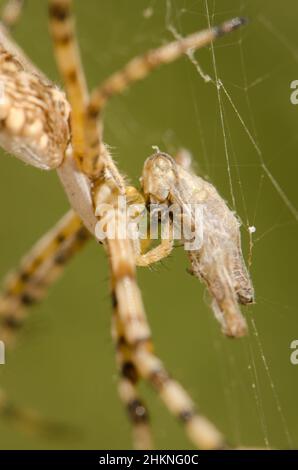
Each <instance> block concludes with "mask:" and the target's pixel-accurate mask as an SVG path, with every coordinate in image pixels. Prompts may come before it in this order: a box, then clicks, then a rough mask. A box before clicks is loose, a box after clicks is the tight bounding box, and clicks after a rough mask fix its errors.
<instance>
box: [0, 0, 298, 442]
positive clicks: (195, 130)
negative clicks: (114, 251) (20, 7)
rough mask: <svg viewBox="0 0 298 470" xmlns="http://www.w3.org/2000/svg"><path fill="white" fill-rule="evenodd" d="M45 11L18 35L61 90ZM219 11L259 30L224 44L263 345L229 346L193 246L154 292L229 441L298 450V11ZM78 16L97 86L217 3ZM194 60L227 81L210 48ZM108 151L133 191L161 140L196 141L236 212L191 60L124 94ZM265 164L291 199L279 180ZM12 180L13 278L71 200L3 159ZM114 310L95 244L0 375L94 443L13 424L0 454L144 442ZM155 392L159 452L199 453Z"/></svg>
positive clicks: (5, 190)
mask: <svg viewBox="0 0 298 470" xmlns="http://www.w3.org/2000/svg"><path fill="white" fill-rule="evenodd" d="M2 3H3V2H2ZM46 3H47V2H46V1H44V0H42V1H40V0H31V1H30V0H28V7H27V8H26V10H25V12H24V15H23V17H22V19H21V22H20V24H19V25H18V26H17V28H16V31H15V37H16V38H17V40H18V41H19V43H20V44H21V45H22V46H23V48H24V49H25V50H26V52H27V53H28V54H29V55H30V57H31V58H32V59H33V60H34V61H35V62H36V63H37V64H38V65H39V66H40V67H41V68H42V70H43V71H44V72H46V73H47V74H48V75H49V77H50V78H52V79H53V80H55V81H57V82H58V83H59V82H60V80H59V76H58V73H57V70H56V67H55V62H54V58H53V53H52V47H51V43H50V40H49V36H48V29H47V18H46ZM208 4H209V11H210V17H211V22H212V23H218V22H220V21H222V20H223V19H227V18H229V17H233V16H238V15H244V16H248V17H249V18H250V20H251V22H250V24H249V25H248V26H247V27H246V28H245V29H243V30H242V31H240V32H237V33H235V34H234V35H232V36H230V37H227V38H225V39H223V40H221V41H220V42H218V43H217V44H216V46H215V57H216V65H217V72H218V76H219V78H220V79H221V80H222V82H223V84H224V87H225V89H226V90H227V92H228V94H229V96H230V97H231V100H232V102H233V103H234V105H235V107H236V109H237V111H238V112H239V113H240V116H241V119H243V122H244V123H245V126H246V127H245V128H246V130H245V128H244V127H243V125H242V123H241V119H240V118H239V116H237V115H236V112H235V110H234V109H233V106H232V105H231V102H230V101H229V99H228V98H227V96H226V95H225V93H224V92H223V91H221V99H222V107H223V119H224V122H225V134H226V143H227V151H228V155H229V159H230V170H231V180H232V188H233V192H234V194H235V200H236V210H237V212H238V214H239V215H240V217H241V218H242V220H243V223H244V226H243V230H242V233H243V244H244V252H245V256H246V259H247V258H248V253H249V243H248V242H249V236H248V231H247V227H248V226H249V225H254V226H255V227H256V229H257V230H256V233H255V234H254V241H255V243H254V246H253V249H252V267H251V272H252V277H253V280H254V285H255V290H256V300H257V302H256V305H254V306H252V307H249V308H247V309H245V315H246V316H247V318H248V322H249V325H250V335H249V337H248V338H245V339H242V340H238V341H236V340H235V341H231V340H229V339H226V338H224V337H223V336H222V334H221V333H220V329H219V325H218V324H217V322H216V321H215V320H214V319H213V315H212V312H211V310H210V308H209V307H208V301H209V300H208V298H207V296H206V294H205V292H204V291H205V290H204V287H203V286H201V285H200V284H199V282H198V281H197V280H196V279H194V278H192V277H191V276H189V275H188V274H187V273H186V268H187V266H188V265H187V260H186V257H185V254H184V253H183V249H182V248H180V249H179V248H177V249H176V250H175V252H174V254H173V256H172V257H171V258H170V259H168V260H167V261H166V262H165V263H164V264H163V265H162V266H160V267H158V269H154V270H152V271H149V270H140V271H139V282H140V285H141V288H142V292H143V295H144V301H145V305H146V310H147V313H148V317H149V319H150V323H151V326H152V329H153V336H154V340H155V343H156V349H157V352H158V354H159V355H160V356H161V357H162V358H163V360H164V362H165V364H166V365H167V366H168V368H169V369H170V370H171V372H172V373H173V374H174V375H175V377H177V378H179V380H181V382H182V383H183V384H184V385H185V387H186V388H187V389H188V390H189V391H190V392H191V394H192V396H193V398H194V399H195V401H196V402H197V403H198V405H199V407H200V409H201V410H202V411H203V412H204V413H205V414H206V415H207V416H209V417H210V418H211V419H213V420H214V422H215V423H216V424H217V425H218V426H219V428H220V429H221V430H222V431H223V432H224V433H225V435H226V436H227V437H228V439H229V440H230V441H232V442H234V443H235V444H237V445H239V444H245V445H250V446H254V445H258V446H264V443H265V441H266V440H268V442H269V445H270V446H272V447H281V448H287V447H290V446H292V447H298V435H297V434H298V417H297V391H298V365H297V366H294V365H292V364H291V362H290V353H291V350H290V343H291V342H292V341H293V340H294V339H298V320H297V299H296V297H297V256H296V252H297V250H296V244H295V243H296V242H297V225H296V220H295V217H294V216H293V213H292V212H291V211H290V210H289V207H288V206H289V204H288V202H290V203H292V204H294V205H295V203H296V201H297V193H298V190H297V169H298V167H297V155H298V129H297V116H298V107H297V106H296V107H295V106H294V105H292V104H291V102H290V93H291V90H290V83H291V82H292V80H296V79H298V63H297V62H298V37H297V18H298V3H297V1H294V0H286V1H284V2H277V1H272V0H262V1H260V0H247V1H242V0H220V1H215V0H214V1H211V0H209V1H208ZM75 9H76V13H77V22H78V31H79V39H80V45H81V49H82V55H83V60H84V65H85V69H86V73H87V77H88V81H89V85H90V87H91V86H94V85H95V84H97V83H98V82H99V81H100V80H102V79H104V78H105V77H107V76H108V75H109V74H110V73H111V72H113V71H115V70H116V69H117V68H119V67H120V66H121V65H123V64H124V63H125V62H126V61H127V60H128V59H129V58H131V57H132V56H134V55H135V54H138V53H141V52H143V51H146V50H147V49H148V48H151V47H156V46H159V45H160V44H162V43H164V42H166V41H169V40H171V39H172V35H171V33H170V32H169V31H168V29H167V26H168V25H169V24H170V25H172V26H174V27H175V28H176V30H177V32H178V33H179V34H181V35H186V34H187V33H190V32H193V31H195V30H199V29H202V28H204V27H206V26H207V17H206V5H205V0H204V1H200V0H169V1H168V2H166V1H163V0H158V1H157V0H155V1H153V0H125V1H119V0H85V1H83V0H79V1H76V2H75ZM195 57H196V59H197V60H198V61H199V63H200V65H201V67H202V68H203V70H204V72H205V73H208V74H210V75H211V76H212V77H214V69H213V64H212V55H211V53H210V50H209V49H206V50H203V51H200V52H198V53H196V54H195ZM247 131H248V132H249V133H250V135H251V136H252V139H253V141H254V142H255V143H256V144H257V145H258V146H259V148H260V150H261V156H260V155H258V153H257V151H256V148H255V146H254V145H253V143H252V140H251V139H250V138H249V136H248V132H247ZM105 141H106V142H107V143H108V144H109V145H111V147H112V150H113V154H114V155H115V158H116V160H117V162H118V163H119V165H120V166H121V169H122V170H123V171H124V172H125V173H126V174H127V175H129V177H130V178H131V180H132V181H133V182H134V183H137V181H138V177H139V175H140V173H141V169H142V164H143V161H144V159H145V158H146V157H147V156H148V155H150V154H151V153H152V148H151V147H152V145H158V146H159V147H160V148H161V149H163V150H166V151H169V152H174V151H175V150H177V149H178V148H179V147H181V146H183V147H186V148H188V149H189V150H190V151H191V152H192V153H193V155H194V158H195V162H196V167H197V170H198V171H199V172H200V173H201V174H202V175H205V176H206V177H208V178H209V179H210V180H211V181H212V182H213V183H214V184H215V185H216V187H217V188H218V189H219V191H220V192H221V194H222V195H223V196H224V197H225V198H226V199H227V200H228V201H229V202H230V203H232V199H231V191H230V184H229V177H228V166H227V160H226V154H225V146H224V140H223V129H222V124H221V119H220V112H219V103H218V97H217V90H216V87H215V86H214V85H213V84H212V83H211V84H210V83H209V84H208V83H205V82H204V81H203V80H202V78H201V77H200V75H199V73H198V71H197V70H196V68H195V67H194V65H193V64H192V63H191V62H190V61H189V59H188V58H186V57H184V58H182V59H181V60H179V61H178V62H177V63H175V64H172V65H169V66H165V67H163V68H161V69H159V70H158V71H156V72H155V73H154V74H153V75H152V76H150V78H148V79H147V80H145V81H144V82H142V83H139V84H137V85H135V86H134V87H133V88H132V89H131V90H130V91H129V92H127V93H126V94H125V95H124V96H121V97H117V98H115V99H113V101H112V102H111V103H110V104H109V106H108V109H107V111H106V114H105ZM262 158H263V162H264V164H265V166H266V168H268V169H269V171H270V172H271V173H272V174H273V175H274V177H275V178H276V180H277V182H278V185H279V186H278V187H279V188H280V189H281V190H282V191H283V192H284V193H285V194H286V197H287V201H285V200H283V199H282V197H281V196H280V194H278V191H277V190H276V189H275V187H274V185H273V183H272V181H270V179H269V178H268V177H267V175H266V172H264V167H262ZM0 173H1V178H0V207H1V227H0V237H1V258H0V259H1V263H0V274H1V275H5V273H6V271H7V270H9V269H10V268H11V267H13V266H14V265H16V263H18V260H19V258H20V256H21V255H22V254H23V253H24V252H25V251H26V250H27V249H28V248H29V247H30V246H31V244H32V243H33V242H34V241H35V240H36V239H37V238H38V237H39V236H40V235H41V234H42V233H43V232H44V231H46V230H47V229H48V228H50V227H51V225H52V224H53V223H54V222H55V221H56V220H57V219H58V218H59V217H60V216H61V215H62V214H63V213H64V212H65V211H66V210H67V208H68V204H67V202H66V199H65V196H64V194H63V190H62V188H61V187H60V184H59V182H58V179H57V176H56V174H55V173H54V172H52V173H45V172H41V171H38V170H36V169H34V168H30V167H28V166H25V165H24V164H23V163H21V162H20V161H18V160H16V159H14V158H11V157H9V156H7V155H5V154H4V153H3V152H2V154H1V159H0ZM110 316H111V309H110V299H109V296H108V269H107V262H106V257H105V255H104V253H103V250H102V249H101V248H100V247H98V246H96V245H95V243H92V242H91V243H90V244H89V246H88V247H86V249H85V250H84V251H83V252H82V253H81V254H80V255H79V256H78V257H77V258H76V259H74V260H73V262H72V263H71V265H70V266H69V267H68V268H67V270H66V273H65V275H64V277H63V278H62V280H61V281H60V282H59V283H58V284H57V285H55V286H54V288H53V289H52V290H51V292H50V295H49V297H48V299H47V300H46V301H45V302H44V303H43V304H42V305H40V306H37V307H36V308H35V309H34V312H33V314H32V315H31V316H30V318H29V320H28V323H27V325H26V329H25V331H24V332H23V334H22V336H21V339H20V341H19V343H18V348H17V349H16V350H15V351H14V352H13V353H11V354H9V356H8V357H7V364H6V365H4V366H0V380H1V386H3V387H4V388H5V389H6V390H7V391H8V392H9V394H10V396H11V397H12V398H13V399H14V400H15V401H17V402H18V403H20V404H23V405H29V406H31V407H33V408H35V409H37V410H38V411H40V412H41V413H42V414H43V415H45V416H47V417H49V418H51V419H53V420H58V421H62V422H65V423H69V424H73V425H74V426H75V427H77V428H78V429H80V430H81V431H82V437H81V438H80V439H79V440H78V441H77V442H73V443H66V442H64V441H62V440H58V441H55V440H53V441H48V440H45V439H42V438H40V437H36V436H28V435H26V434H23V433H21V432H19V431H16V430H15V429H14V428H13V427H12V426H10V425H8V424H7V423H5V422H2V423H1V424H0V448H2V449H16V448H22V449H23V448H25V449H41V448H65V447H71V448H88V449H90V448H97V449H104V448H107V449H113V448H130V447H131V439H130V432H129V425H128V423H127V420H126V417H125V414H124V412H123V410H122V407H121V404H120V403H119V400H118V396H117V392H116V383H117V374H116V368H115V363H114V352H113V346H112V342H111V338H110ZM253 322H254V323H255V325H256V331H257V332H258V338H257V337H256V336H255V334H254V328H253ZM260 345H261V346H260ZM264 358H265V362H264ZM265 364H266V365H265ZM266 367H267V370H266ZM268 371H269V375H270V377H271V378H269V377H268V373H267V372H268ZM272 384H274V386H273V385H272ZM142 390H143V391H144V394H145V396H146V398H147V401H148V403H149V404H150V410H151V416H152V423H153V430H154V433H155V436H156V445H157V447H158V448H168V449H170V448H174V449H175V448H180V449H181V448H190V446H191V445H190V444H189V442H188V441H187V440H186V438H185V436H184V434H183V430H182V429H181V428H180V426H179V425H178V424H177V423H176V421H175V420H174V419H173V418H172V417H171V416H169V415H168V413H167V411H166V410H165V409H164V407H163V405H162V404H161V403H160V402H159V401H158V399H157V398H156V396H155V394H154V393H153V392H151V390H150V389H148V388H147V387H143V388H142ZM289 439H290V441H289Z"/></svg>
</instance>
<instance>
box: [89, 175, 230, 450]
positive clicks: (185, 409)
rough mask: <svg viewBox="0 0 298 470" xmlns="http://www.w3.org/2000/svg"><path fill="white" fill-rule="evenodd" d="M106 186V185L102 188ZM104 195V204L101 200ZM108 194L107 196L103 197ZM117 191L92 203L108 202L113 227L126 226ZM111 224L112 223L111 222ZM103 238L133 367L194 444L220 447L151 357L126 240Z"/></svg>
mask: <svg viewBox="0 0 298 470" xmlns="http://www.w3.org/2000/svg"><path fill="white" fill-rule="evenodd" d="M105 186H107V184H105ZM102 194H105V196H106V199H105V201H103V200H101V196H102ZM108 194H109V196H107V195H108ZM116 196H117V190H116V189H115V188H114V192H113V188H112V187H110V188H107V187H106V188H105V191H103V190H102V188H101V190H100V189H99V190H98V193H97V198H95V202H96V203H97V204H99V203H100V202H101V203H102V202H109V203H110V205H112V204H114V205H113V208H112V210H113V211H114V219H112V218H109V220H110V221H112V220H113V221H114V223H115V225H117V227H118V228H119V227H123V226H124V224H126V223H127V221H126V217H125V214H123V212H122V211H121V209H119V207H117V202H116V198H115V197H116ZM111 223H112V222H111ZM114 234H116V236H115V237H113V238H107V239H106V242H105V246H106V249H107V253H108V256H109V261H110V269H111V275H112V279H113V283H112V300H113V305H114V308H115V309H117V312H118V316H119V321H120V322H121V324H122V325H123V332H124V337H125V340H126V342H127V344H128V345H129V346H130V348H131V349H132V351H133V356H132V357H133V363H134V364H135V365H136V366H137V370H138V372H139V374H140V376H142V377H143V378H144V379H145V380H146V381H147V382H149V383H150V384H151V385H153V387H154V388H155V389H156V390H157V392H158V393H159V395H160V397H161V399H162V400H163V401H164V403H165V405H166V406H167V408H168V410H169V411H170V412H171V413H173V414H174V415H175V416H176V417H177V418H178V419H179V420H180V421H181V422H182V423H184V425H185V429H186V431H187V433H188V435H189V437H190V438H191V440H192V441H193V442H194V444H195V445H196V446H197V447H199V448H203V449H205V448H206V449H209V448H219V447H223V440H222V436H221V434H220V433H219V432H218V431H217V429H216V428H215V427H214V426H213V424H211V423H210V422H209V421H208V420H207V419H206V418H204V417H202V416H200V415H198V414H197V413H196V412H195V408H194V404H193V402H192V400H191V398H190V397H189V396H188V394H187V393H186V392H185V391H184V389H183V388H182V387H181V386H180V385H179V384H178V383H177V382H176V381H174V380H173V379H171V377H170V375H169V374H168V372H167V371H166V370H165V368H164V366H163V365H162V363H161V361H160V360H159V359H158V358H157V357H156V356H155V355H154V354H153V353H152V349H153V346H152V342H151V331H150V327H149V325H148V322H147V319H146V314H145V310H144V306H143V301H142V297H141V293H140V290H139V287H138V285H137V281H136V270H135V254H134V248H133V244H132V241H131V240H130V239H129V238H127V237H126V238H119V237H117V230H115V231H114Z"/></svg>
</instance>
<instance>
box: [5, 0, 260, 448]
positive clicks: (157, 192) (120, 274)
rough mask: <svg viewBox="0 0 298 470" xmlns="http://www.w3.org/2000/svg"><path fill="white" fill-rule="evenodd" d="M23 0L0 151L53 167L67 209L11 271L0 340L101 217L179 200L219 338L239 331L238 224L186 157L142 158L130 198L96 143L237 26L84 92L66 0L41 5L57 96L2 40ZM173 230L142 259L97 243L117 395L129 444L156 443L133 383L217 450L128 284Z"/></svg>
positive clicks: (134, 64) (123, 246)
mask: <svg viewBox="0 0 298 470" xmlns="http://www.w3.org/2000/svg"><path fill="white" fill-rule="evenodd" d="M22 3H23V2H22V1H21V0H10V1H9V2H8V3H7V5H6V8H5V9H4V13H3V17H2V23H1V26H0V82H1V85H2V88H3V90H2V91H3V93H2V96H1V101H0V120H1V127H0V144H1V146H2V147H3V148H4V149H5V150H7V151H8V152H9V153H11V154H13V155H15V156H17V157H19V158H20V159H22V160H24V161H25V162H26V163H28V164H30V165H33V166H35V167H37V168H40V169H44V170H50V169H56V170H57V173H58V176H59V178H60V180H61V182H62V185H63V187H64V189H65V193H66V195H67V197H68V200H69V202H70V205H71V210H70V211H69V212H68V213H67V214H66V215H65V216H64V217H63V218H62V219H61V220H60V221H59V222H58V223H57V224H56V226H55V227H54V228H53V229H52V230H51V231H50V232H48V233H47V234H46V235H45V236H44V237H43V238H42V239H41V240H40V241H38V242H37V244H36V245H35V246H34V247H33V248H32V250H31V251H30V252H29V253H28V254H27V255H26V257H25V258H24V259H23V260H22V261H21V263H20V266H19V267H18V269H17V270H16V271H15V272H13V273H12V274H10V275H9V276H8V278H7V279H6V280H5V283H4V288H3V292H2V295H1V297H0V325H1V332H0V338H1V339H2V340H3V341H4V343H5V344H6V345H7V346H10V345H13V342H14V339H15V336H16V333H17V332H18V331H19V329H20V327H21V326H22V325H23V323H24V320H25V318H26V311H27V309H28V307H30V306H32V305H33V304H35V303H37V302H39V301H41V300H42V298H43V297H44V295H45V294H46V292H47V290H48V288H49V287H50V285H51V284H53V282H54V281H56V280H57V278H58V277H59V275H60V274H61V273H62V271H63V269H64V267H65V264H66V263H67V262H68V261H69V259H70V258H72V257H73V255H74V254H75V253H77V252H78V251H79V250H80V249H81V248H82V247H83V246H84V245H85V243H86V242H87V241H88V240H91V239H92V238H93V239H95V240H96V241H97V242H98V241H99V237H98V232H97V227H98V223H99V222H100V223H101V225H102V223H103V221H104V222H105V221H107V223H108V222H110V221H111V220H113V224H114V225H117V224H118V225H120V226H125V227H126V226H127V224H129V223H130V222H131V220H128V221H127V219H126V218H125V217H124V212H123V210H122V209H121V207H119V197H125V198H126V201H127V204H128V205H129V206H132V205H133V204H137V205H138V206H141V207H142V212H144V211H146V210H150V203H151V204H154V205H156V204H163V205H165V206H166V207H168V206H170V205H172V204H175V205H176V206H177V207H179V208H182V207H184V206H185V205H187V204H188V203H191V204H190V208H189V209H188V211H187V212H186V214H184V216H183V219H182V218H181V220H180V223H181V224H182V222H183V223H185V224H186V225H187V227H188V228H189V229H194V230H195V231H196V224H195V222H196V211H195V210H193V207H194V206H195V205H199V206H200V207H201V208H203V213H201V215H202V217H201V218H202V219H203V224H202V228H203V238H202V244H201V245H200V246H199V247H196V249H190V248H189V247H187V246H188V245H187V243H186V239H185V237H184V238H183V236H182V238H181V241H182V244H184V247H185V250H186V252H187V254H188V256H189V259H190V263H191V272H192V274H193V275H195V276H196V277H198V278H199V279H201V280H203V281H204V282H205V284H206V285H207V288H208V290H209V292H210V294H211V297H212V308H213V311H214V313H215V315H216V317H217V319H218V320H219V321H220V323H221V325H222V329H223V331H224V333H225V334H227V335H229V336H234V337H235V336H236V337H238V336H242V335H244V334H245V333H246V323H245V320H244V318H243V317H242V314H241V312H240V309H239V304H248V303H251V302H252V301H253V288H252V285H251V281H250V278H249V275H248V272H247V270H246V267H245V264H244V261H243V257H242V253H241V245H240V232H239V226H240V223H239V222H238V219H237V218H236V216H235V215H234V213H233V212H232V211H230V209H229V208H228V207H227V205H226V203H225V202H224V200H223V199H222V198H221V197H220V195H219V194H218V192H217V191H216V189H215V188H214V186H212V185H211V184H210V183H208V182H206V181H205V180H203V179H202V178H200V177H199V176H196V175H195V174H194V172H193V170H192V168H191V162H190V159H189V157H188V155H187V154H186V152H180V153H178V154H177V156H176V158H172V157H171V156H169V155H167V154H165V153H163V152H160V151H159V150H158V149H157V150H156V152H155V154H154V155H153V156H151V157H149V158H148V159H147V160H146V162H145V165H144V171H143V174H142V178H141V189H140V190H138V189H136V188H134V187H133V186H129V185H127V183H126V180H125V178H124V177H123V175H122V174H121V173H120V172H119V170H118V168H117V166H116V164H115V162H114V161H113V159H112V156H111V154H110V152H109V149H108V147H107V146H106V145H105V144H104V143H103V110H104V108H105V106H106V104H107V103H108V101H109V100H110V99H111V98H112V97H113V96H114V95H117V94H119V93H122V92H123V91H124V90H125V89H127V88H128V87H129V86H130V85H131V84H132V83H134V82H136V81H138V80H142V79H144V78H146V77H147V76H148V74H149V73H151V72H152V71H153V70H154V69H156V68H157V67H159V66H160V65H162V64H167V63H170V62H172V61H174V60H176V59H178V58H179V57H180V56H182V55H183V54H184V53H187V52H189V51H190V50H195V49H198V48H201V47H203V46H206V45H208V44H210V43H211V42H213V41H214V40H216V39H217V38H218V37H220V36H222V35H225V34H227V33H230V32H232V31H234V30H235V29H237V28H238V27H240V26H242V24H243V23H244V20H243V19H241V18H234V19H232V20H229V21H227V22H225V23H223V24H222V25H220V26H216V27H213V28H210V29H207V30H204V31H201V32H199V33H194V34H192V35H189V36H187V37H185V38H181V39H178V40H176V41H174V42H172V43H169V44H166V45H164V46H161V47H160V48H158V49H155V50H151V51H149V52H147V53H146V54H144V55H142V56H139V57H136V58H134V59H133V60H131V61H130V62H128V64H126V65H125V66H124V67H123V68H122V69H121V70H120V71H118V72H116V73H114V74H113V75H112V76H110V77H109V78H107V79H106V80H105V81H104V82H103V83H102V84H101V85H100V86H99V87H97V88H95V89H94V90H93V91H91V93H89V90H88V89H87V86H86V80H85V76H84V72H83V68H82V65H81V59H80V53H79V47H78V44H77V41H76V32H75V25H74V19H73V15H72V1H71V0H49V2H48V4H49V23H50V32H51V36H52V40H53V45H54V50H55V55H56V59H57V64H58V68H59V70H60V73H61V76H62V78H63V80H64V84H65V90H66V95H65V94H64V92H63V91H61V90H60V89H59V88H58V87H56V86H55V85H54V84H52V83H51V82H50V81H49V80H48V79H47V77H46V76H45V75H44V74H43V73H42V72H40V70H38V68H37V67H36V66H35V65H34V64H33V63H32V62H31V61H30V59H28V58H27V57H26V55H25V53H24V52H23V51H22V50H21V49H20V47H19V46H18V45H17V44H16V43H15V42H14V40H13V39H12V37H11V35H10V29H11V28H12V27H13V26H14V24H15V23H16V21H17V19H18V17H19V14H20V12H21V8H22ZM192 205H193V206H192ZM102 206H104V207H105V208H107V207H108V208H109V209H108V210H106V211H105V215H104V216H103V215H102V213H101V211H100V209H99V208H100V207H102ZM132 218H133V217H132ZM174 225H175V224H174V223H173V221H172V220H170V230H169V231H168V234H167V236H166V237H165V238H163V239H162V240H161V242H160V244H159V245H157V246H156V247H155V248H153V249H151V250H149V251H145V248H147V245H148V238H150V237H148V236H147V239H145V240H141V239H140V237H130V236H128V235H127V236H126V237H120V236H119V235H117V233H116V235H115V233H114V236H106V237H105V238H104V239H103V240H101V239H100V242H101V244H102V245H103V246H104V249H105V250H106V253H107V256H108V259H109V266H110V284H111V298H112V304H113V316H112V321H113V340H114V343H115V349H116V360H117V364H118V368H119V384H118V389H119V396H120V398H121V400H122V402H123V404H124V406H125V408H126V409H127V411H128V416H129V418H130V421H131V424H132V430H133V442H134V447H135V448H138V449H150V448H152V447H153V442H152V438H151V431H150V426H149V415H148V411H147V407H146V405H145V403H144V401H143V400H142V398H141V397H140V395H139V390H138V384H139V382H140V380H141V379H143V380H145V381H146V382H148V383H149V384H150V385H151V386H153V388H154V389H155V390H156V391H157V393H158V394H159V396H160V398H161V400H162V401H163V402H164V404H165V405H166V407H167V408H168V410H169V411H170V412H171V413H172V414H174V415H175V416H176V417H177V419H179V420H180V421H181V423H182V424H183V426H184V428H185V431H186V433H187V434H188V436H189V438H190V439H191V441H192V442H193V443H194V444H195V446H197V447H199V448H202V449H218V448H225V447H227V444H226V443H225V441H224V438H223V436H222V434H221V433H220V432H219V431H218V430H217V428H216V427H215V426H214V425H213V424H212V423H211V422H210V421H209V420H208V419H207V418H206V417H204V416H203V415H201V414H198V413H197V411H196V409H195V405H194V404H193V402H192V400H191V398H190V397H189V395H188V393H187V392H186V391H185V390H184V389H183V388H182V386H181V385H180V384H179V383H178V382H177V381H176V380H174V379H173V378H172V377H171V376H170V374H169V373H168V372H167V370H166V369H165V367H164V365H163V364H162V362H161V361H160V359H159V358H158V357H156V355H155V353H154V350H153V345H152V340H151V332H150V328H149V325H148V323H147V319H146V315H145V311H144V306H143V302H142V296H141V292H140V290H139V288H138V285H137V281H136V266H150V265H151V264H152V263H155V262H157V261H160V260H161V259H163V258H164V257H166V256H168V255H169V254H170V252H171V250H172V248H173V239H174V235H173V232H174V229H175V226H174ZM176 228H177V227H176ZM116 232H117V231H116ZM127 233H130V232H129V231H128V232H127ZM0 412H1V413H2V415H5V414H6V416H9V417H10V418H11V419H12V420H14V421H16V422H24V423H25V424H26V425H27V426H31V427H33V429H37V430H38V429H42V427H43V426H44V424H43V421H42V420H41V419H40V418H38V417H37V416H36V415H34V414H31V413H30V412H29V411H24V410H21V409H19V408H18V407H17V406H16V405H13V404H12V403H10V401H9V400H8V398H7V396H6V395H5V393H4V392H1V395H0Z"/></svg>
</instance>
